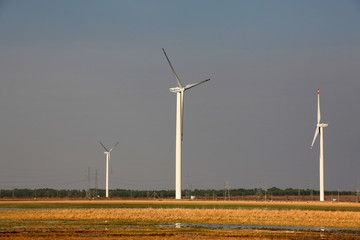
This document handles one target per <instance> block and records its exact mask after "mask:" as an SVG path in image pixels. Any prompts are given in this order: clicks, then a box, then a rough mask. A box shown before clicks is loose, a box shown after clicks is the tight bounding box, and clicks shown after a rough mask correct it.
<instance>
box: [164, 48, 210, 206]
mask: <svg viewBox="0 0 360 240" xmlns="http://www.w3.org/2000/svg"><path fill="white" fill-rule="evenodd" d="M162 50H163V52H164V54H165V57H166V59H167V61H168V63H169V65H170V68H171V70H172V72H173V74H174V77H175V80H176V82H177V85H178V86H177V87H174V88H170V92H174V93H176V97H177V98H176V99H177V101H176V151H175V169H176V170H175V197H176V199H181V148H182V140H183V119H184V92H185V91H186V90H188V89H190V88H192V87H195V86H197V85H199V84H202V83H204V82H207V81H209V80H210V79H206V80H203V81H201V82H197V83H192V84H188V85H186V86H185V87H183V85H181V82H180V80H179V78H178V76H177V75H176V73H175V70H174V68H173V66H172V65H171V62H170V60H169V58H168V56H167V55H166V52H165V50H164V49H162Z"/></svg>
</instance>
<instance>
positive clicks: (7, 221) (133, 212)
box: [0, 200, 360, 239]
mask: <svg viewBox="0 0 360 240" xmlns="http://www.w3.org/2000/svg"><path fill="white" fill-rule="evenodd" d="M67 202H69V203H72V204H73V203H74V201H58V203H67ZM179 202H181V204H190V205H194V204H196V205H197V204H198V205H206V204H211V205H214V204H219V205H224V204H225V203H224V202H214V201H161V204H179ZM9 203H11V204H22V203H29V201H16V203H14V202H13V201H12V202H8V201H0V208H1V205H3V204H9ZM34 203H36V204H39V203H40V204H47V203H49V201H34ZM51 203H57V202H56V201H51ZM76 203H78V204H85V205H86V204H89V203H94V202H93V201H76ZM96 203H97V204H148V205H149V208H144V209H131V208H127V209H120V208H89V209H84V208H81V209H17V210H0V213H1V214H0V238H1V239H30V238H44V239H50V238H62V239H88V238H98V239H101V238H103V239H105V238H107V239H111V238H113V239H115V238H117V239H118V238H122V239H139V238H141V239H150V238H151V239H185V238H196V239H223V238H226V239H235V238H250V239H275V238H280V239H302V238H306V239H317V238H326V239H353V238H354V237H355V236H357V235H356V234H358V233H360V212H353V211H318V210H316V211H314V210H265V209H264V210H262V209H254V210H241V209H239V210H232V209H172V208H171V209H159V208H151V205H153V204H158V203H159V201H112V200H106V201H96ZM226 204H230V205H231V204H234V205H235V204H239V202H226ZM241 204H249V205H254V204H259V205H261V204H264V203H263V202H242V203H241ZM267 204H277V205H278V204H285V205H298V204H299V205H302V206H303V205H304V204H305V205H308V206H327V205H328V206H333V205H334V203H332V202H325V203H320V202H308V203H304V202H292V203H291V202H282V203H279V202H273V203H272V202H267ZM335 204H337V205H338V204H341V205H342V206H353V204H354V206H358V204H357V205H356V204H355V203H335ZM175 223H183V224H186V223H189V224H216V225H259V226H301V227H322V228H340V229H346V228H351V229H359V231H352V233H351V234H348V233H343V234H339V233H336V234H335V235H333V233H331V232H320V233H319V232H314V231H288V230H281V231H280V230H276V231H275V230H260V229H259V230H254V229H208V228H193V227H192V228H190V227H182V228H175V227H163V226H161V225H164V224H175ZM354 234H355V235H354Z"/></svg>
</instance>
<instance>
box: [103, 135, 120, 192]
mask: <svg viewBox="0 0 360 240" xmlns="http://www.w3.org/2000/svg"><path fill="white" fill-rule="evenodd" d="M100 144H101V146H102V147H103V148H104V149H105V152H104V153H105V155H106V197H109V161H110V153H111V151H112V150H113V149H114V148H115V147H116V145H118V144H119V142H116V143H115V145H114V146H113V147H112V148H110V150H108V149H107V148H106V147H105V146H104V144H102V142H100Z"/></svg>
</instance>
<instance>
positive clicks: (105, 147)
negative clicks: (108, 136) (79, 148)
mask: <svg viewBox="0 0 360 240" xmlns="http://www.w3.org/2000/svg"><path fill="white" fill-rule="evenodd" d="M100 144H101V146H103V148H104V149H105V151H107V152H108V151H109V150H107V148H106V147H105V146H104V144H102V142H100Z"/></svg>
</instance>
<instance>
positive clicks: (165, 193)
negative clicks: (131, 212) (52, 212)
mask: <svg viewBox="0 0 360 240" xmlns="http://www.w3.org/2000/svg"><path fill="white" fill-rule="evenodd" d="M229 193H230V196H231V197H246V196H258V197H260V198H263V197H264V196H318V195H319V191H317V190H311V189H294V188H286V189H280V188H276V187H272V188H269V189H267V190H265V189H261V188H255V189H243V188H239V189H231V190H230V191H229ZM182 195H183V196H184V197H190V196H196V197H204V198H211V197H212V198H214V197H217V198H218V197H224V196H225V190H223V189H221V190H215V189H209V190H201V189H195V190H183V191H182ZM325 195H326V196H337V195H341V196H351V195H359V193H358V192H356V193H355V192H352V191H341V192H338V191H325ZM109 196H110V197H122V198H173V197H175V191H174V190H151V191H150V190H127V189H114V190H109ZM11 197H13V198H102V197H105V190H103V189H90V190H65V189H62V190H57V189H50V188H43V189H17V188H14V189H12V190H3V189H0V198H11Z"/></svg>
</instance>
